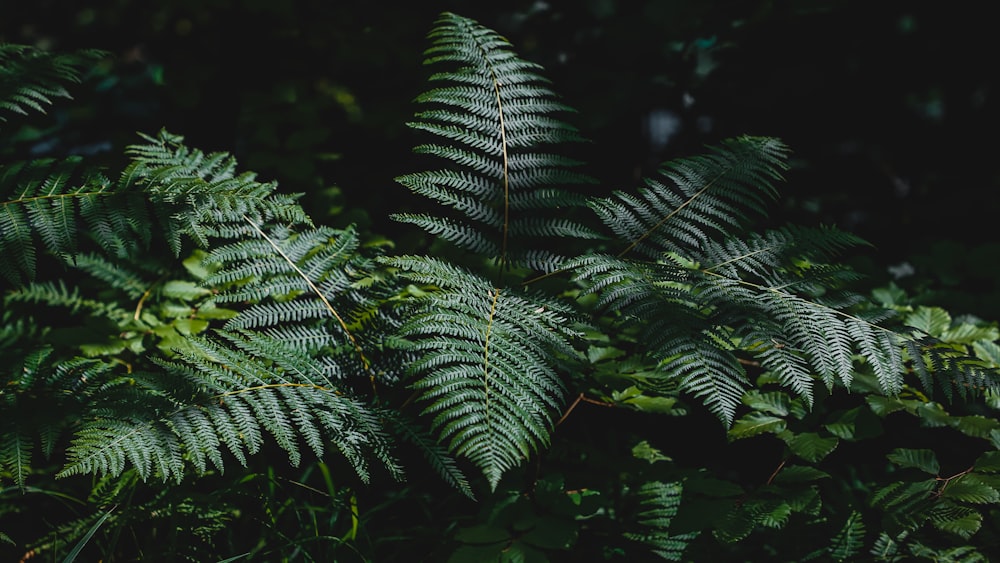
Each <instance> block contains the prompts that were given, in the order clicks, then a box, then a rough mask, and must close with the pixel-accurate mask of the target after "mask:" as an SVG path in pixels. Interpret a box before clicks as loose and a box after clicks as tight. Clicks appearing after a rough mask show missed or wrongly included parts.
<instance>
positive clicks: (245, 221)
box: [119, 131, 310, 254]
mask: <svg viewBox="0 0 1000 563" xmlns="http://www.w3.org/2000/svg"><path fill="white" fill-rule="evenodd" d="M142 138H143V139H144V140H145V141H146V143H145V144H140V145H132V146H130V147H129V148H128V151H127V152H128V154H129V156H130V157H131V158H132V161H133V162H132V164H131V165H130V166H129V167H128V168H127V169H126V170H125V171H124V172H123V173H122V176H121V179H120V180H119V183H120V184H122V185H136V186H140V187H141V188H142V190H143V191H144V192H145V193H146V194H148V197H149V199H150V201H151V203H152V204H153V211H154V213H155V214H156V216H157V218H158V219H159V221H160V223H161V226H162V227H163V228H164V229H166V232H165V233H164V236H165V237H166V239H167V241H168V242H169V243H170V246H171V248H172V249H173V251H174V253H175V254H179V253H180V244H181V237H182V236H183V235H186V236H189V237H191V238H192V239H193V240H194V241H195V242H196V243H197V244H198V245H199V246H201V247H208V246H209V239H210V238H212V237H222V238H229V239H234V238H240V237H250V236H252V235H254V228H253V225H255V224H267V223H272V222H273V223H283V224H286V225H309V224H310V220H309V218H308V217H307V216H306V214H305V212H304V211H303V210H302V208H301V207H300V206H299V205H297V204H296V203H295V196H288V195H277V194H275V188H276V187H277V184H275V183H274V182H268V183H261V182H257V181H256V176H255V175H254V174H252V173H249V172H243V173H237V172H236V160H235V159H234V158H233V157H232V156H231V155H229V154H226V153H212V154H205V153H203V152H202V151H200V150H197V149H190V148H188V147H186V146H184V144H183V141H184V138H183V137H180V136H177V135H172V134H170V133H168V132H166V131H160V133H159V134H158V135H157V136H156V137H152V136H148V135H142Z"/></svg>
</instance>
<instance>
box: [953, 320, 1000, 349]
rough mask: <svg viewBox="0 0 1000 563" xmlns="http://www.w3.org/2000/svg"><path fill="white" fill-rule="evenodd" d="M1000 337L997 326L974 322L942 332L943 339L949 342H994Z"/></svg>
mask: <svg viewBox="0 0 1000 563" xmlns="http://www.w3.org/2000/svg"><path fill="white" fill-rule="evenodd" d="M997 338H1000V332H998V331H997V329H996V327H992V326H989V327H984V326H976V325H974V324H968V323H966V324H960V325H958V326H956V327H954V328H951V329H948V330H946V331H944V333H943V334H941V340H942V341H944V342H948V343H949V344H975V343H976V342H979V341H986V342H992V341H993V340H996V339H997Z"/></svg>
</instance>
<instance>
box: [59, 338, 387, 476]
mask: <svg viewBox="0 0 1000 563" xmlns="http://www.w3.org/2000/svg"><path fill="white" fill-rule="evenodd" d="M225 336H228V338H227V339H228V340H229V341H230V342H233V343H236V344H238V346H237V347H236V348H229V347H227V346H223V345H220V344H218V343H213V342H211V341H208V340H203V339H192V343H193V344H194V345H195V348H194V349H192V350H184V351H178V354H177V355H178V361H173V362H166V361H162V362H160V364H161V366H162V367H163V368H164V369H163V372H162V373H146V374H133V376H132V377H133V379H134V380H136V381H137V382H139V383H140V384H141V385H143V386H145V387H146V388H147V389H150V390H152V389H160V390H161V391H158V392H156V393H152V394H151V393H144V394H142V395H141V396H142V397H143V398H144V401H143V403H144V404H142V405H141V406H140V405H133V407H132V408H131V411H132V412H131V414H129V412H128V411H127V410H125V409H122V408H120V407H119V408H116V409H114V410H113V411H111V413H108V414H106V415H104V416H98V417H93V418H88V419H86V420H84V421H82V423H81V427H80V429H79V430H78V431H77V432H76V434H75V436H74V439H73V442H72V445H71V446H70V448H69V451H68V452H67V456H68V463H67V465H66V466H65V468H64V469H63V471H62V472H61V473H60V474H61V475H63V476H68V475H76V474H85V473H94V474H112V475H116V474H119V473H121V472H122V471H124V470H125V468H126V467H129V466H131V467H134V468H135V469H136V470H137V472H138V473H139V476H140V477H141V478H142V479H144V480H147V479H150V478H153V477H159V478H161V479H163V480H165V481H166V480H171V479H172V480H176V481H178V482H179V481H181V480H182V479H183V477H184V475H185V470H186V468H187V467H189V466H193V468H194V469H195V470H196V471H197V472H198V473H204V472H205V471H207V470H208V467H209V464H211V465H212V466H214V467H215V468H217V469H219V470H222V469H223V468H224V463H223V457H222V454H221V450H222V448H223V447H225V448H226V450H227V451H229V452H230V453H231V454H232V455H233V456H234V457H235V458H236V459H237V460H238V461H240V462H241V463H242V464H244V465H245V464H246V459H247V455H248V454H253V453H256V452H257V451H259V450H260V448H261V446H262V445H263V442H264V434H265V433H266V434H268V435H270V436H271V438H273V439H274V441H275V442H276V443H277V444H278V445H279V446H280V447H281V448H282V449H284V450H285V451H286V452H287V453H288V455H289V459H290V461H291V463H292V464H293V465H297V464H298V463H299V462H300V460H301V447H300V440H301V441H302V442H305V444H306V445H307V446H309V448H310V449H311V450H313V452H314V453H315V454H316V455H317V456H322V455H323V453H324V451H325V448H326V446H327V444H328V443H329V444H333V446H334V447H336V448H337V449H338V450H339V451H340V453H341V454H342V455H344V456H345V457H346V458H347V459H348V460H349V461H350V462H351V465H352V466H353V467H354V469H355V471H356V472H357V473H358V475H359V476H360V477H361V478H362V479H365V480H368V479H369V478H370V467H369V464H370V461H371V460H373V459H374V460H379V461H380V462H382V464H383V466H384V467H386V468H388V469H389V470H390V471H391V472H392V473H393V474H396V475H397V476H398V475H400V471H401V470H400V469H399V466H398V463H397V462H396V461H395V459H394V457H393V456H392V454H391V450H390V448H389V440H388V436H387V434H386V433H385V430H384V429H383V428H382V423H381V422H380V420H379V416H378V415H377V414H376V413H374V412H373V411H371V409H370V408H369V407H367V406H366V405H364V404H363V403H361V402H360V401H358V400H355V399H351V398H349V397H347V396H345V395H344V394H343V393H342V392H340V391H338V390H337V389H334V388H330V387H326V386H323V385H321V384H317V383H313V381H314V380H315V381H319V382H321V383H326V382H327V381H326V378H325V376H324V375H323V374H322V373H321V372H320V368H319V367H318V366H317V364H316V363H315V362H313V361H312V360H311V359H309V358H305V357H303V356H301V355H294V354H289V353H288V351H287V350H285V349H284V348H283V347H282V346H281V345H280V344H279V343H276V342H268V341H261V340H260V337H259V335H258V336H256V337H255V336H254V335H251V334H248V333H245V334H243V335H238V334H226V335H225ZM165 378H166V379H165ZM151 399H155V401H154V402H152V403H151V402H150V400H151ZM104 400H105V401H109V400H112V397H107V398H105V399H104Z"/></svg>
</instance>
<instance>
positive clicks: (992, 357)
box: [972, 340, 1000, 368]
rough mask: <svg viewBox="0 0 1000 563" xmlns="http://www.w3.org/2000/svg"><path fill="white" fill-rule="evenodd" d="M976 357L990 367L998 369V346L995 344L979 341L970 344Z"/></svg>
mask: <svg viewBox="0 0 1000 563" xmlns="http://www.w3.org/2000/svg"><path fill="white" fill-rule="evenodd" d="M972 349H973V351H975V353H976V356H977V357H978V358H979V359H981V360H985V361H986V362H988V363H989V365H990V367H994V368H997V367H1000V345H998V344H997V343H996V342H992V341H986V340H981V341H979V342H975V343H973V344H972Z"/></svg>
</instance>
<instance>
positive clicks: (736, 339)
mask: <svg viewBox="0 0 1000 563" xmlns="http://www.w3.org/2000/svg"><path fill="white" fill-rule="evenodd" d="M785 152H786V151H785V149H784V146H783V145H781V144H780V143H778V142H776V141H773V140H771V139H762V138H748V137H744V138H740V139H735V140H731V141H727V142H726V143H724V144H722V145H721V146H720V147H718V148H716V149H715V150H714V151H713V152H712V153H711V154H710V155H708V156H706V157H696V158H693V159H682V160H681V161H679V162H678V163H672V164H668V165H666V166H665V167H664V171H665V173H664V174H665V176H666V177H667V178H668V179H669V180H670V182H669V183H664V182H660V181H658V180H656V181H650V182H648V183H647V187H645V188H642V189H640V190H639V192H638V195H632V194H624V193H617V194H615V196H613V197H611V198H608V199H598V200H595V201H594V203H593V205H592V206H593V208H594V209H595V211H596V212H597V213H598V215H600V216H601V218H602V220H603V221H604V222H605V224H607V225H608V227H609V228H611V229H612V230H613V231H615V233H616V234H617V235H619V236H620V237H621V238H623V239H624V240H626V241H629V243H628V246H627V247H626V248H625V250H623V251H622V252H620V253H619V254H618V256H617V257H612V256H607V255H601V254H593V255H589V256H583V257H581V258H578V259H576V260H573V261H570V262H568V263H567V269H571V270H572V271H573V272H574V275H575V278H576V281H577V282H579V283H580V284H582V286H583V288H584V291H585V294H586V293H592V294H595V295H596V296H597V301H596V305H597V306H598V307H600V308H601V309H603V310H605V311H609V312H613V313H614V314H615V315H617V318H618V319H619V325H620V327H622V328H624V329H626V330H631V331H634V332H635V334H637V335H638V338H639V339H640V341H641V342H642V343H643V346H644V349H645V350H647V352H648V354H649V355H650V357H651V359H652V360H653V361H654V362H656V363H658V365H659V372H660V373H662V374H663V375H664V377H667V378H669V379H671V380H673V381H675V382H676V383H677V384H678V385H679V386H680V389H681V390H682V391H687V392H690V393H693V394H695V395H698V396H700V397H701V398H702V400H703V401H704V402H705V403H706V405H707V406H708V407H709V408H710V410H712V411H713V412H715V413H716V414H717V415H718V416H719V417H720V418H721V419H722V420H723V421H725V422H727V423H729V422H731V421H732V417H733V414H734V412H735V410H736V408H737V407H738V406H739V405H740V398H741V395H742V392H743V391H744V390H745V389H746V387H747V385H748V383H749V382H748V381H747V380H746V376H745V373H744V368H743V363H744V362H752V363H759V364H760V366H761V367H762V368H764V369H765V370H767V371H770V372H771V373H772V374H773V375H774V376H776V378H777V380H778V381H779V382H780V383H781V384H783V385H785V386H786V387H788V388H789V389H791V390H793V391H794V392H795V393H797V394H798V395H800V396H802V397H804V398H805V399H806V400H807V402H808V403H809V404H811V402H812V397H813V386H814V385H815V383H816V381H822V382H823V383H824V384H825V385H826V386H827V387H828V388H832V387H833V386H834V385H835V384H836V383H839V384H842V385H844V386H850V385H851V382H852V380H853V378H854V375H855V373H856V371H857V370H858V369H860V368H861V366H862V365H866V366H867V367H868V368H869V369H870V370H871V371H872V373H873V374H874V375H875V377H876V380H877V381H878V385H879V387H880V388H881V391H882V392H883V393H885V394H888V395H894V394H896V393H898V392H899V391H900V390H901V389H902V387H903V385H904V378H905V376H906V374H907V372H908V371H909V369H911V368H912V369H913V370H914V371H916V372H917V373H918V374H922V375H923V379H924V380H925V387H927V388H928V389H929V388H930V387H931V386H930V385H927V384H926V383H927V382H929V381H930V379H931V378H930V376H929V373H930V372H933V371H936V372H938V373H939V374H941V375H942V377H938V378H937V379H938V380H944V381H951V382H958V383H956V384H955V385H950V386H948V387H946V389H947V391H948V392H950V391H951V389H950V387H955V388H960V389H962V392H963V393H964V392H967V391H969V390H970V389H972V390H975V389H982V388H984V387H992V386H996V385H997V384H998V382H1000V378H998V377H997V375H996V374H995V373H990V372H991V370H988V369H985V368H984V366H983V365H982V363H981V362H980V361H978V360H977V359H975V358H974V357H973V355H972V354H971V352H970V351H968V350H966V351H956V350H955V349H954V347H948V346H935V345H930V346H928V343H926V342H924V343H919V344H918V343H917V342H915V338H914V337H912V336H910V335H908V334H907V333H906V331H905V330H904V331H895V330H892V329H890V328H888V327H885V326H882V324H881V323H884V322H885V321H886V320H888V319H889V318H890V317H891V316H892V313H893V312H892V311H891V310H886V309H880V308H878V307H875V306H874V305H871V304H869V303H868V302H867V300H866V299H865V298H863V297H861V296H859V295H856V294H853V293H851V292H850V291H847V290H846V289H845V287H846V285H847V284H849V283H850V282H852V281H854V280H856V279H857V278H858V276H857V274H856V273H855V272H853V271H852V270H850V269H849V268H846V267H843V266H837V265H831V264H830V261H831V260H832V259H833V258H834V257H835V256H836V255H837V254H838V253H839V252H840V251H842V250H843V249H845V248H850V247H853V246H857V245H858V244H863V241H862V240H861V239H859V238H858V237H856V236H853V235H850V234H847V233H844V232H841V231H839V230H837V229H832V228H820V229H805V228H796V227H785V228H782V229H778V230H771V231H766V232H764V233H762V234H756V233H747V232H744V228H745V225H744V224H743V223H744V221H745V220H746V219H747V218H748V217H749V215H750V214H752V213H763V205H764V203H765V201H766V200H767V199H771V198H773V197H774V194H775V187H774V185H773V184H774V181H775V180H776V179H778V178H780V172H781V171H782V170H783V169H784V168H785V166H786V165H785V162H784V156H785ZM631 250H636V251H637V252H638V253H639V254H641V255H642V256H643V257H644V258H633V257H631V256H626V255H627V254H628V253H629V252H630V251H631ZM748 355H749V356H754V357H755V358H754V359H753V360H752V361H751V360H749V359H747V358H746V356H748ZM859 360H860V362H859Z"/></svg>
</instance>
